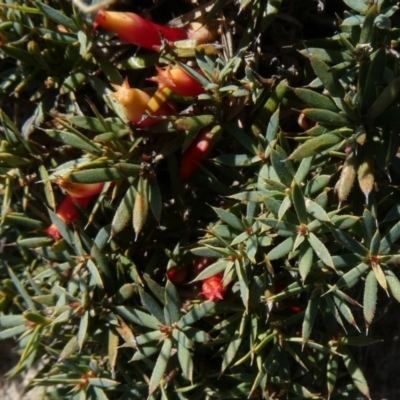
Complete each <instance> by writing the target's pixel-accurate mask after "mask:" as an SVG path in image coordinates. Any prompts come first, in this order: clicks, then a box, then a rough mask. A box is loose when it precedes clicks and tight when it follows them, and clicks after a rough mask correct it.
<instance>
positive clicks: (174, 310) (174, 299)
mask: <svg viewBox="0 0 400 400" xmlns="http://www.w3.org/2000/svg"><path fill="white" fill-rule="evenodd" d="M180 307H181V303H180V300H179V294H178V292H177V290H176V288H175V286H174V285H173V284H172V283H171V281H170V280H167V284H166V286H165V313H166V317H165V319H166V322H167V324H168V325H171V324H173V323H175V322H178V321H179V319H180V317H181V311H180Z"/></svg>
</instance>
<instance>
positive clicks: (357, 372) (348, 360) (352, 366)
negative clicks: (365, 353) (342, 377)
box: [338, 346, 370, 399]
mask: <svg viewBox="0 0 400 400" xmlns="http://www.w3.org/2000/svg"><path fill="white" fill-rule="evenodd" d="M338 351H339V352H340V354H342V359H343V361H344V365H345V366H346V368H347V370H348V371H349V374H350V376H351V378H352V380H353V382H354V384H355V385H356V387H357V389H358V390H359V391H360V392H361V393H362V394H363V395H364V396H366V397H367V398H368V399H370V394H369V388H368V384H367V381H366V379H365V376H364V374H363V372H362V371H361V369H360V367H359V366H358V365H357V362H356V361H355V359H354V357H353V356H352V354H351V353H350V351H349V349H348V348H347V347H345V346H340V347H339V348H338Z"/></svg>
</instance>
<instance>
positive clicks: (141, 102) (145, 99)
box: [111, 80, 175, 128]
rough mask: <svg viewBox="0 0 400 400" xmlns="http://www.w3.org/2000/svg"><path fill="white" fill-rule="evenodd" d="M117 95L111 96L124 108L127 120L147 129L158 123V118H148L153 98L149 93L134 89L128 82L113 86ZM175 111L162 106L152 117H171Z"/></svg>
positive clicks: (169, 107) (165, 104)
mask: <svg viewBox="0 0 400 400" xmlns="http://www.w3.org/2000/svg"><path fill="white" fill-rule="evenodd" d="M112 86H113V88H114V89H115V93H112V94H111V96H112V97H114V98H115V99H117V100H118V102H119V103H120V104H121V105H122V106H123V107H124V112H125V115H126V118H128V120H129V121H130V122H132V123H133V124H135V125H136V126H138V127H140V128H145V127H147V126H149V125H152V124H154V123H156V122H158V119H157V118H151V116H148V117H146V115H147V113H146V111H148V108H147V106H148V104H149V101H150V99H151V98H152V97H151V96H150V95H149V94H148V93H146V92H144V91H143V90H140V89H134V88H131V87H130V86H129V83H128V81H127V80H125V81H124V83H123V84H122V85H121V86H119V85H112ZM174 111H175V110H174V109H173V107H171V105H170V104H168V103H163V104H160V105H159V107H158V108H157V109H156V110H152V116H161V115H170V114H171V113H173V112H174Z"/></svg>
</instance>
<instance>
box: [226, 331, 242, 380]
mask: <svg viewBox="0 0 400 400" xmlns="http://www.w3.org/2000/svg"><path fill="white" fill-rule="evenodd" d="M241 343H242V337H241V336H240V335H239V333H238V332H235V333H234V334H233V335H232V336H231V338H230V341H229V345H228V347H227V349H226V351H225V352H224V353H223V356H222V366H221V373H222V372H224V371H225V370H226V369H227V368H228V366H229V364H230V363H231V362H232V361H233V359H234V358H235V356H236V354H237V352H238V350H239V347H240V345H241Z"/></svg>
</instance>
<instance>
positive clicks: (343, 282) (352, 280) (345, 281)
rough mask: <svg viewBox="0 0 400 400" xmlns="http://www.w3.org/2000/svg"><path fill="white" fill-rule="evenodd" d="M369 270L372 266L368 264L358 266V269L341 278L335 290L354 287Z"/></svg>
mask: <svg viewBox="0 0 400 400" xmlns="http://www.w3.org/2000/svg"><path fill="white" fill-rule="evenodd" d="M369 268H370V266H369V265H368V264H365V263H361V264H358V265H357V266H356V267H354V268H352V269H351V270H350V271H348V272H346V273H345V274H344V275H343V276H341V277H340V278H339V280H338V281H337V282H336V284H335V285H334V286H333V288H334V289H340V288H342V287H344V286H347V287H352V286H354V285H355V284H356V283H357V282H358V281H359V280H360V278H361V276H362V275H363V274H364V272H365V271H367V270H368V269H369Z"/></svg>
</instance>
